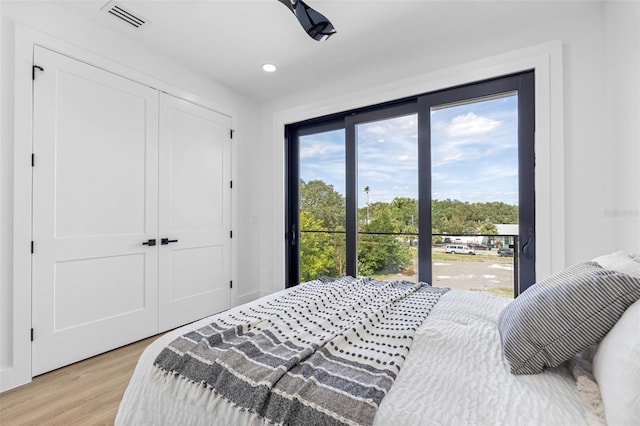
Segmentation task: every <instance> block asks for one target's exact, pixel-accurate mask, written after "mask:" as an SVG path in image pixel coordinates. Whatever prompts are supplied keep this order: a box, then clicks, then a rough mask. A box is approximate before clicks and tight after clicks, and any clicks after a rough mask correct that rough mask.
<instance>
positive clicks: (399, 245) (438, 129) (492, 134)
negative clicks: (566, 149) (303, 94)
mask: <svg viewBox="0 0 640 426" xmlns="http://www.w3.org/2000/svg"><path fill="white" fill-rule="evenodd" d="M533 77H534V76H533V72H532V71H531V72H526V73H521V74H517V75H512V76H507V77H500V78H497V79H493V80H489V81H483V82H478V83H473V84H469V85H465V86H461V87H455V88H451V89H446V90H442V91H438V92H434V93H428V94H425V95H420V96H416V97H413V98H409V99H403V100H399V101H396V102H392V103H389V104H384V105H377V106H373V107H369V108H365V109H361V110H357V111H348V112H345V113H343V114H336V115H333V116H331V117H323V118H319V119H315V120H310V121H307V122H303V123H297V124H293V125H289V126H287V138H286V139H287V142H286V143H287V218H286V225H287V230H288V233H287V234H288V235H287V238H288V245H287V247H288V252H287V256H286V260H287V283H288V286H291V285H295V284H297V283H299V282H301V281H307V280H310V279H314V278H318V277H321V276H339V275H344V274H349V275H353V276H356V275H367V276H375V277H379V278H382V279H406V280H413V281H417V280H420V281H427V282H430V283H434V285H439V286H449V287H454V288H456V287H460V286H461V288H467V289H473V290H480V291H490V292H493V293H497V294H502V295H517V294H518V293H519V292H520V291H522V290H524V289H526V288H527V287H528V286H529V285H531V284H532V283H533V282H534V281H535V275H534V274H535V272H534V271H535V258H534V253H535V250H534V244H535V228H534V224H535V218H534V208H535V204H534V187H533V185H534V179H533V178H534V175H533V172H534V155H533V154H534V153H533V146H534V145H533V143H534V140H533V138H534V129H533V123H534V115H533V114H534V105H533V102H534V97H533V89H534V86H533ZM451 243H453V244H455V245H457V246H463V247H465V248H466V249H465V250H464V252H465V254H466V255H468V256H469V257H467V258H466V259H465V258H461V257H460V255H459V254H458V253H457V251H456V252H455V253H451V252H449V253H448V252H447V248H446V245H447V244H451ZM498 249H500V253H498ZM509 250H511V252H509ZM461 251H462V250H461ZM509 254H511V256H509ZM470 256H473V257H474V258H473V259H472V258H471V257H470ZM471 260H473V264H471V263H470V262H471ZM452 264H455V265H454V266H456V267H457V268H458V270H457V271H458V272H455V273H452V272H451V271H452V270H453V269H454V268H448V267H449V266H451V265H452ZM460 268H462V269H460ZM483 268H484V269H483ZM486 268H493V269H489V270H487V269H486ZM465 270H467V272H465ZM469 271H471V272H469ZM464 277H467V278H468V280H467V281H469V283H472V282H473V283H476V284H473V285H476V287H478V288H474V287H469V285H472V284H469V283H464V282H463V281H464V279H463V278H464ZM505 277H506V279H508V280H509V283H508V284H506V281H505ZM474 280H475V281H474ZM483 280H484V281H483ZM485 281H486V283H484V282H485ZM496 282H499V285H497V284H496Z"/></svg>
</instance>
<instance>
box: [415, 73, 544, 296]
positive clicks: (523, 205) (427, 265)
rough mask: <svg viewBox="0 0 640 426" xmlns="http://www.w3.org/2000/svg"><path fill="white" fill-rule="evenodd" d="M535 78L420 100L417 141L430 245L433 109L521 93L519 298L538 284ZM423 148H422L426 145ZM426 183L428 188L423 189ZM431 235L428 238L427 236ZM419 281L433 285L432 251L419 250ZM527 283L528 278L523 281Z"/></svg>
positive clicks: (521, 76)
mask: <svg viewBox="0 0 640 426" xmlns="http://www.w3.org/2000/svg"><path fill="white" fill-rule="evenodd" d="M534 80H535V75H534V71H526V72H522V73H518V74H513V75H509V76H505V77H498V78H495V79H491V80H486V81H482V82H478V83H469V84H465V85H462V86H457V87H453V88H449V89H443V90H438V91H435V92H431V93H428V94H426V95H423V96H420V97H419V98H418V104H419V106H420V107H419V108H418V110H419V112H418V114H419V116H418V140H419V141H420V145H419V146H420V151H419V152H418V156H419V157H420V164H421V165H422V164H426V165H427V167H420V168H419V170H418V173H419V182H418V205H419V211H420V218H419V230H420V236H419V241H427V242H428V243H429V244H431V219H432V218H431V149H430V148H431V109H432V108H433V107H436V106H443V105H447V104H456V103H460V102H466V101H473V100H482V99H483V98H485V99H486V98H491V97H492V96H499V95H501V94H504V93H508V92H517V93H518V210H519V218H518V224H519V231H518V234H519V237H518V238H516V244H514V245H516V247H514V256H517V257H516V259H514V262H515V264H516V265H517V268H518V274H517V276H518V280H517V282H514V292H515V295H518V294H520V293H522V292H523V291H524V290H526V289H527V288H529V287H530V286H531V285H533V283H534V282H535V276H536V275H535V274H536V269H535V223H536V222H535V150H534V148H535V81H534ZM423 142H424V143H423ZM425 183H428V184H425ZM426 229H428V230H429V232H428V234H429V235H423V230H426ZM418 274H419V275H418V279H419V280H420V281H426V282H431V275H432V265H431V255H430V250H419V249H418ZM523 277H526V278H525V279H523Z"/></svg>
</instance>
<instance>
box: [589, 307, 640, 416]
mask: <svg viewBox="0 0 640 426" xmlns="http://www.w3.org/2000/svg"><path fill="white" fill-rule="evenodd" d="M593 375H594V376H595V378H596V381H597V382H598V385H599V386H600V392H601V394H602V400H603V401H604V411H605V416H606V418H607V423H608V424H609V425H611V426H618V425H637V424H639V422H640V300H638V301H636V302H634V303H633V304H632V305H631V306H629V307H628V308H627V310H626V311H625V313H624V314H623V315H622V317H620V319H619V320H618V322H617V323H616V325H614V326H613V328H612V329H611V331H609V333H608V334H607V335H606V336H605V337H604V338H603V339H602V341H601V342H600V345H599V346H598V350H597V351H596V355H595V357H594V359H593Z"/></svg>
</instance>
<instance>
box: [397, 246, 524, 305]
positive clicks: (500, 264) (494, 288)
mask: <svg viewBox="0 0 640 426" xmlns="http://www.w3.org/2000/svg"><path fill="white" fill-rule="evenodd" d="M432 275H433V282H432V283H431V285H433V286H434V287H450V288H455V289H458V290H471V291H481V292H484V293H490V294H494V295H498V296H505V297H513V257H498V256H497V254H496V253H495V252H482V251H480V252H478V254H477V255H475V256H471V255H462V254H457V255H450V254H444V253H438V252H437V251H436V250H434V261H433V271H432ZM385 279H387V280H409V281H416V280H417V276H416V275H412V276H407V275H402V274H397V275H393V276H390V277H385Z"/></svg>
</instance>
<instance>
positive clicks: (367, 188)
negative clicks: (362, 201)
mask: <svg viewBox="0 0 640 426" xmlns="http://www.w3.org/2000/svg"><path fill="white" fill-rule="evenodd" d="M364 192H366V193H367V225H368V224H369V223H371V221H370V220H369V187H368V186H365V187H364Z"/></svg>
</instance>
